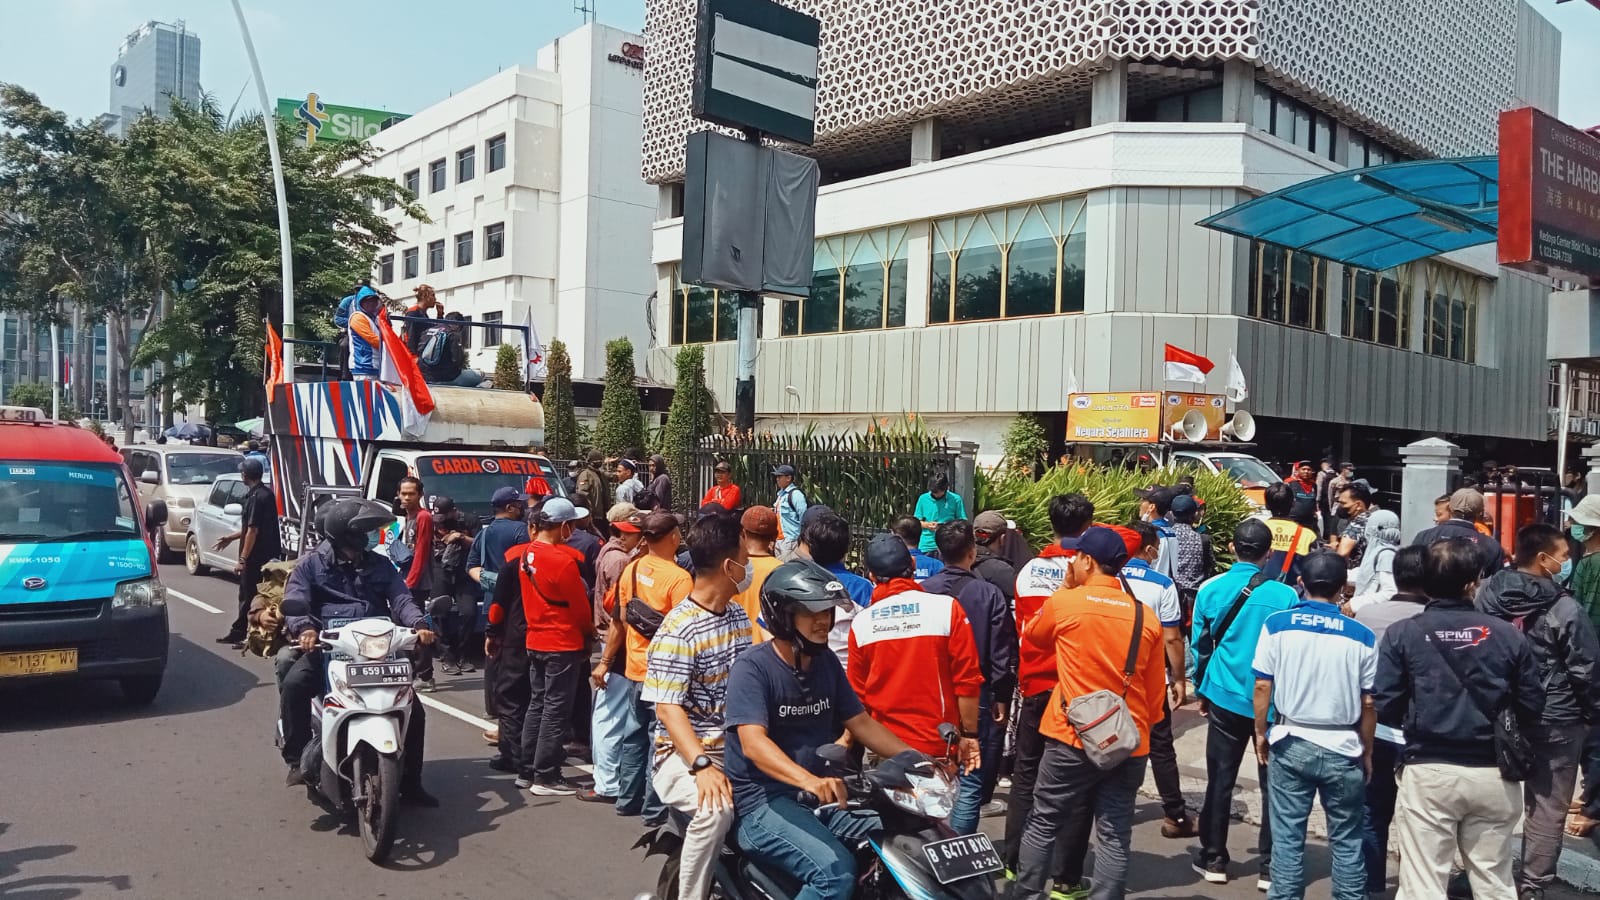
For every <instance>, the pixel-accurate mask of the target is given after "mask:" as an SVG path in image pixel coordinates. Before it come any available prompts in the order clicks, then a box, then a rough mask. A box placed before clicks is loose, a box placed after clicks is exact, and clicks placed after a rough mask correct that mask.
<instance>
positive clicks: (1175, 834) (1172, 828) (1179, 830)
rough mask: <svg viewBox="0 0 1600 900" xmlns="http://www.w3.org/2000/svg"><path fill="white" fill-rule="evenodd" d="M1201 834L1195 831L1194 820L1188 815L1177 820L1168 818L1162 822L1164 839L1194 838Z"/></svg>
mask: <svg viewBox="0 0 1600 900" xmlns="http://www.w3.org/2000/svg"><path fill="white" fill-rule="evenodd" d="M1199 834H1200V832H1198V831H1196V830H1195V827H1194V820H1193V819H1191V818H1189V817H1188V816H1186V815H1185V816H1179V817H1178V818H1176V819H1174V818H1172V817H1171V816H1167V817H1166V818H1165V819H1163V820H1162V821H1161V836H1162V837H1164V838H1192V837H1197V836H1199Z"/></svg>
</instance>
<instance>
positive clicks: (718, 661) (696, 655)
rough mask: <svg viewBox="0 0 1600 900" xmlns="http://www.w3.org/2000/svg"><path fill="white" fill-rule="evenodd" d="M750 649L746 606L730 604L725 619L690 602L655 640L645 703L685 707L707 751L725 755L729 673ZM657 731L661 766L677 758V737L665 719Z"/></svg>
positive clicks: (647, 669)
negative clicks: (674, 748) (674, 738)
mask: <svg viewBox="0 0 1600 900" xmlns="http://www.w3.org/2000/svg"><path fill="white" fill-rule="evenodd" d="M748 649H750V617H749V616H748V615H746V614H745V611H744V608H743V607H741V606H739V604H737V603H729V604H728V608H727V609H726V610H724V611H723V612H722V613H721V614H720V615H719V614H717V613H713V612H711V611H709V610H707V609H706V608H705V607H703V606H701V605H700V604H698V603H696V602H694V599H693V598H685V599H684V600H682V601H680V602H679V603H678V605H677V606H674V607H673V608H672V611H671V612H669V613H667V617H666V619H665V620H663V621H662V623H661V628H660V630H658V631H657V632H656V636H655V638H654V639H653V640H651V641H650V652H649V657H648V659H647V662H646V664H645V676H644V690H643V691H642V692H641V693H640V695H639V696H640V699H642V700H644V701H645V702H647V703H670V704H673V705H675V706H681V707H683V711H684V713H686V714H687V715H688V717H689V724H690V725H691V726H693V728H694V733H695V736H696V737H698V738H699V739H700V744H701V745H702V746H703V747H705V749H706V752H707V753H720V752H721V751H722V732H723V727H724V714H725V712H726V701H727V695H728V673H729V672H731V671H733V663H734V660H736V659H738V658H739V654H741V653H743V652H744V651H746V650H748ZM651 730H652V733H653V734H654V736H655V750H656V752H655V762H656V764H657V765H659V764H660V763H661V761H662V760H664V759H666V758H667V756H668V755H670V754H671V753H672V738H671V737H670V736H668V734H667V729H666V728H665V727H664V726H663V725H662V724H661V720H660V719H659V718H657V719H656V722H655V724H654V725H653V726H651Z"/></svg>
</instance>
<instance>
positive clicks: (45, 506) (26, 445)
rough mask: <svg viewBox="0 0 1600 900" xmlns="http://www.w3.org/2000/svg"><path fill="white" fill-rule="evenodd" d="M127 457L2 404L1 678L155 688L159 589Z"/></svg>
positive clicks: (133, 694)
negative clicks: (104, 682) (92, 681)
mask: <svg viewBox="0 0 1600 900" xmlns="http://www.w3.org/2000/svg"><path fill="white" fill-rule="evenodd" d="M165 521H166V508H165V504H163V503H161V502H159V501H155V502H152V503H151V504H150V506H149V507H148V508H147V509H143V511H142V512H141V504H140V502H139V495H138V492H137V490H136V489H135V487H134V482H133V479H132V477H131V476H130V475H129V473H128V469H127V466H126V465H124V463H123V459H122V457H121V456H119V455H118V454H117V452H116V451H115V450H112V449H111V448H110V447H108V446H106V445H105V443H104V442H103V441H101V439H100V438H99V437H97V436H96V435H94V434H93V433H91V432H89V431H86V430H84V429H81V428H78V427H76V426H72V425H63V424H60V423H56V422H52V421H50V420H49V419H48V417H46V415H45V414H44V412H43V411H42V410H38V409H31V408H27V407H7V406H0V685H10V684H22V683H33V682H41V681H50V680H65V679H101V678H103V679H113V680H116V681H117V682H119V683H120V685H121V687H122V692H123V694H124V695H125V696H126V697H127V699H128V701H129V702H131V703H133V704H136V705H143V704H147V703H149V702H150V701H152V700H154V699H155V696H156V693H157V691H159V690H160V689H161V678H162V674H163V673H164V672H165V671H166V667H167V635H168V629H167V603H166V600H167V595H166V589H165V588H164V587H162V585H161V581H160V578H159V576H158V573H157V570H156V559H155V550H154V548H153V547H152V546H151V544H150V542H149V540H148V539H147V534H148V532H149V530H159V529H160V528H161V526H162V525H164V524H165Z"/></svg>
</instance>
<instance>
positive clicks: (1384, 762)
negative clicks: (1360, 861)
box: [1361, 739, 1400, 894]
mask: <svg viewBox="0 0 1600 900" xmlns="http://www.w3.org/2000/svg"><path fill="white" fill-rule="evenodd" d="M1399 762H1400V745H1399V744H1391V743H1389V742H1388V741H1385V740H1382V739H1374V740H1373V742H1372V777H1371V778H1369V779H1368V780H1367V810H1366V815H1365V817H1364V818H1363V819H1362V823H1361V855H1362V857H1363V858H1364V859H1365V860H1366V864H1367V893H1369V894H1381V893H1383V890H1384V886H1385V885H1387V884H1388V883H1389V826H1390V825H1392V824H1394V800H1395V795H1396V794H1397V793H1398V792H1399V789H1400V785H1399V782H1398V781H1396V780H1395V777H1394V775H1395V772H1394V768H1395V766H1396V765H1397V764H1398V763H1399Z"/></svg>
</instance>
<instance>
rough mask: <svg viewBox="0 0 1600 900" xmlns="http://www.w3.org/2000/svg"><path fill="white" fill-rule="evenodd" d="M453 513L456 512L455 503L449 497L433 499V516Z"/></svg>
mask: <svg viewBox="0 0 1600 900" xmlns="http://www.w3.org/2000/svg"><path fill="white" fill-rule="evenodd" d="M455 511H456V502H455V501H454V500H451V499H450V498H449V497H435V498H433V514H434V515H436V516H442V515H445V514H446V513H453V512H455Z"/></svg>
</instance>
